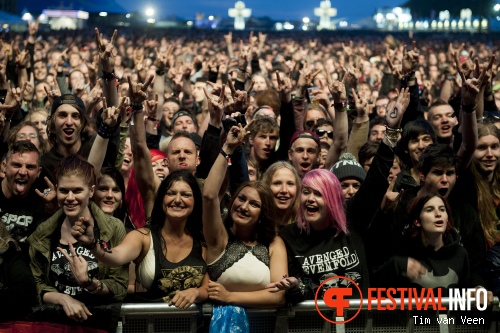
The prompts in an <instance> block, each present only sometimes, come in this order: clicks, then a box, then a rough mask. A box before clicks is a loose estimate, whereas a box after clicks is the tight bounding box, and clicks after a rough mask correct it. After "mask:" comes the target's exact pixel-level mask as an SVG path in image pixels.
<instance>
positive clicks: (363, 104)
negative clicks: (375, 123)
mask: <svg viewBox="0 0 500 333" xmlns="http://www.w3.org/2000/svg"><path fill="white" fill-rule="evenodd" d="M351 92H352V96H353V97H354V104H355V106H356V111H357V113H358V118H363V117H364V116H365V115H366V114H367V111H368V101H367V100H366V98H365V97H364V96H358V94H357V93H356V90H355V89H354V88H352V89H351Z"/></svg>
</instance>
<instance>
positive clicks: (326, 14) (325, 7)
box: [314, 0, 337, 29]
mask: <svg viewBox="0 0 500 333" xmlns="http://www.w3.org/2000/svg"><path fill="white" fill-rule="evenodd" d="M314 15H316V16H319V28H320V29H331V24H330V18H331V17H333V16H336V15H337V8H332V4H331V3H330V0H324V1H321V2H320V4H319V8H314Z"/></svg>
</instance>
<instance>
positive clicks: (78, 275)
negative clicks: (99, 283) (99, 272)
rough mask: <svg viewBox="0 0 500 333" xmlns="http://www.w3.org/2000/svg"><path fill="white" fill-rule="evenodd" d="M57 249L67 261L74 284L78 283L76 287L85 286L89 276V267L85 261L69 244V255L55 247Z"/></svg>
mask: <svg viewBox="0 0 500 333" xmlns="http://www.w3.org/2000/svg"><path fill="white" fill-rule="evenodd" d="M57 249H58V250H59V252H61V253H62V254H63V255H64V258H66V260H67V261H68V263H69V269H70V270H71V273H73V276H74V278H75V280H76V283H78V285H82V284H85V283H86V282H87V281H88V276H89V269H88V266H89V265H88V263H87V260H85V259H84V258H82V257H81V256H80V255H78V254H77V253H76V252H75V248H74V247H73V244H71V243H70V244H69V254H68V253H66V251H64V250H63V249H62V248H60V247H57Z"/></svg>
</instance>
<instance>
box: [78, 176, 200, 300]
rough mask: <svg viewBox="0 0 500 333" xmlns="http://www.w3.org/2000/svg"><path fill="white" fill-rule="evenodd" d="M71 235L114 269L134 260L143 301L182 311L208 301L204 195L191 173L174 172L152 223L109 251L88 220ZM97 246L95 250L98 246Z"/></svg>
mask: <svg viewBox="0 0 500 333" xmlns="http://www.w3.org/2000/svg"><path fill="white" fill-rule="evenodd" d="M72 234H73V235H74V236H75V237H76V238H77V239H78V240H79V241H80V242H82V243H84V244H87V245H90V247H89V248H90V249H91V252H92V254H93V255H95V256H96V258H97V260H99V261H101V262H103V263H106V264H108V265H110V266H120V265H124V264H127V263H129V262H131V261H133V262H134V263H135V264H136V278H137V280H138V281H139V282H140V283H141V285H142V286H143V287H145V288H146V289H147V291H146V292H144V293H136V295H135V296H136V297H137V299H139V300H147V301H159V302H167V303H169V304H170V305H175V306H176V307H178V308H183V309H185V308H188V307H189V306H190V305H191V304H193V303H195V302H196V303H201V302H203V301H205V300H206V299H207V284H208V275H207V274H206V269H207V268H206V267H207V266H206V263H205V256H206V254H205V253H206V251H205V248H204V247H203V246H202V242H203V235H202V233H201V193H200V189H199V186H198V184H197V182H196V179H195V178H194V176H193V175H191V174H190V173H189V172H187V171H176V172H173V173H172V174H170V175H169V176H167V178H166V179H165V180H164V181H163V182H161V184H160V187H159V188H158V193H157V195H156V198H155V201H154V205H153V210H152V213H151V222H150V225H149V226H148V227H146V228H139V229H136V230H133V231H131V232H129V233H128V234H127V236H126V237H125V239H124V240H123V242H121V243H120V244H119V245H117V246H115V247H113V249H112V252H111V253H105V252H104V249H103V248H102V247H101V244H100V243H99V242H97V237H98V235H97V234H95V232H94V230H93V227H92V226H91V225H89V224H88V223H87V221H84V220H82V221H79V222H77V223H76V224H75V226H74V227H73V229H72ZM94 245H95V246H94Z"/></svg>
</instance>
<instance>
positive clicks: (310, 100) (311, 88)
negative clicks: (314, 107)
mask: <svg viewBox="0 0 500 333" xmlns="http://www.w3.org/2000/svg"><path fill="white" fill-rule="evenodd" d="M316 90H319V88H318V87H310V88H307V96H308V97H309V102H310V103H311V104H319V102H318V101H315V100H313V95H312V94H311V93H312V92H313V91H316Z"/></svg>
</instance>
